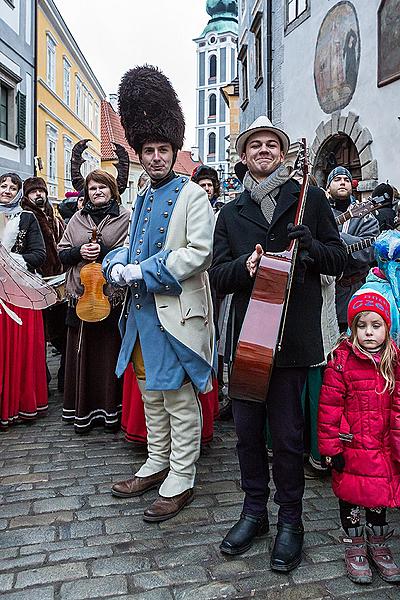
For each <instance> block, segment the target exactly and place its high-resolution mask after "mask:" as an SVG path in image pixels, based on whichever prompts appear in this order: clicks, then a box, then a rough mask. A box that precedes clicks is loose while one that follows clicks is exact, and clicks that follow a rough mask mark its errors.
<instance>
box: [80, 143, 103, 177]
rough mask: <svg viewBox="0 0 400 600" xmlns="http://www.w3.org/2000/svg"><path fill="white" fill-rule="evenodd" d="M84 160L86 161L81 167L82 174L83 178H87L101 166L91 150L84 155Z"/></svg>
mask: <svg viewBox="0 0 400 600" xmlns="http://www.w3.org/2000/svg"><path fill="white" fill-rule="evenodd" d="M82 158H84V159H85V162H84V163H83V165H82V167H81V173H82V175H83V177H87V176H88V175H89V173H90V172H91V171H94V170H95V169H98V168H99V166H100V161H99V159H98V157H97V156H94V154H92V153H91V152H89V150H85V152H83V154H82Z"/></svg>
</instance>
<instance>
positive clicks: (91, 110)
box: [88, 94, 93, 131]
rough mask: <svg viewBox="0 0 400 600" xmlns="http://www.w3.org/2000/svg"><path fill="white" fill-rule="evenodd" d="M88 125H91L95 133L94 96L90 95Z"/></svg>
mask: <svg viewBox="0 0 400 600" xmlns="http://www.w3.org/2000/svg"><path fill="white" fill-rule="evenodd" d="M88 125H89V127H90V129H91V130H92V131H93V96H92V94H89V115H88Z"/></svg>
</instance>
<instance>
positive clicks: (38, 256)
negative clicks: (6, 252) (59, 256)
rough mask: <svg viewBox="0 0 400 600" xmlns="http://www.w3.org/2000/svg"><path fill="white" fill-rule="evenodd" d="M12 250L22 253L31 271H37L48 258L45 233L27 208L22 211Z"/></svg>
mask: <svg viewBox="0 0 400 600" xmlns="http://www.w3.org/2000/svg"><path fill="white" fill-rule="evenodd" d="M11 251H12V252H15V253H16V254H21V255H22V258H23V259H24V261H25V262H26V264H27V267H28V270H29V271H31V272H35V270H36V269H38V268H39V267H41V266H42V264H43V263H44V261H45V260H46V246H45V244H44V239H43V235H42V232H41V230H40V227H39V223H38V221H37V219H36V217H35V215H34V214H33V213H31V212H28V211H26V210H23V211H22V212H21V216H20V219H19V231H18V233H17V239H16V240H15V244H14V246H13V248H12V249H11Z"/></svg>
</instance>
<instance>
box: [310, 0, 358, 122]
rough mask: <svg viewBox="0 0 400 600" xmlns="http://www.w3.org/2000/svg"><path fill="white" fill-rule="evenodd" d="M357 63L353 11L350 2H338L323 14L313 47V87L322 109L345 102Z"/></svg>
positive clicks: (351, 91) (332, 108) (351, 90)
mask: <svg viewBox="0 0 400 600" xmlns="http://www.w3.org/2000/svg"><path fill="white" fill-rule="evenodd" d="M359 63H360V33H359V26H358V19H357V14H356V11H355V8H354V6H353V4H351V2H346V1H345V2H339V3H338V4H336V5H335V6H334V7H333V8H331V10H330V11H329V12H328V13H327V14H326V16H325V18H324V20H323V22H322V24H321V27H320V30H319V32H318V39H317V44H316V48H315V60H314V81H315V89H316V93H317V97H318V102H319V104H320V106H321V108H322V110H323V111H324V112H326V113H328V114H329V113H332V112H333V111H335V110H339V109H341V108H344V107H345V106H347V105H348V103H349V102H350V100H351V99H352V97H353V94H354V91H355V88H356V85H357V76H358V67H359Z"/></svg>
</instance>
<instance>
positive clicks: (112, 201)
mask: <svg viewBox="0 0 400 600" xmlns="http://www.w3.org/2000/svg"><path fill="white" fill-rule="evenodd" d="M84 191H85V196H84V205H83V208H82V209H81V210H79V211H78V212H76V213H75V214H74V215H73V216H72V218H71V220H70V221H69V223H68V225H67V228H66V230H65V233H64V235H63V237H62V239H61V241H60V243H59V245H58V251H59V256H60V259H61V262H62V263H63V264H64V265H65V266H66V268H67V274H66V296H67V299H68V302H69V308H68V316H67V326H68V333H67V351H66V365H65V387H64V407H63V420H64V421H66V422H69V423H73V424H74V426H75V431H76V433H86V432H88V431H89V430H90V429H91V428H92V427H93V426H94V425H99V424H100V425H103V426H104V428H105V429H106V430H111V431H115V430H116V429H118V428H119V424H120V416H121V401H122V381H120V380H118V379H117V377H116V375H115V372H114V370H115V365H116V362H117V357H118V353H119V349H120V344H121V338H120V335H119V331H118V319H119V316H120V314H121V307H122V303H123V299H124V291H123V289H122V288H118V287H115V286H111V285H106V286H105V288H104V293H105V295H106V296H107V297H108V300H109V302H110V304H111V312H110V314H109V316H108V317H107V318H106V319H104V320H102V321H98V322H94V323H89V322H84V321H82V320H80V319H79V318H78V316H77V314H76V304H77V301H78V299H79V298H80V297H81V296H82V294H83V291H84V289H83V286H82V284H81V280H80V272H81V269H82V267H83V266H84V265H86V264H88V263H90V262H93V261H95V262H99V263H101V261H102V259H103V258H104V256H105V255H106V254H107V253H108V252H109V251H110V250H112V249H113V248H116V247H118V246H122V245H123V243H124V241H125V238H126V236H127V233H128V224H129V212H128V210H126V209H125V208H124V207H123V206H122V205H121V199H120V194H119V191H118V186H117V181H116V180H115V178H114V177H113V176H112V175H110V174H109V173H107V172H106V171H102V170H95V171H92V172H91V173H89V175H88V176H87V177H86V180H85V187H84ZM94 228H97V232H98V235H99V239H98V241H97V242H95V243H92V242H90V241H89V240H90V238H91V232H92V231H93V229H94Z"/></svg>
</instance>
